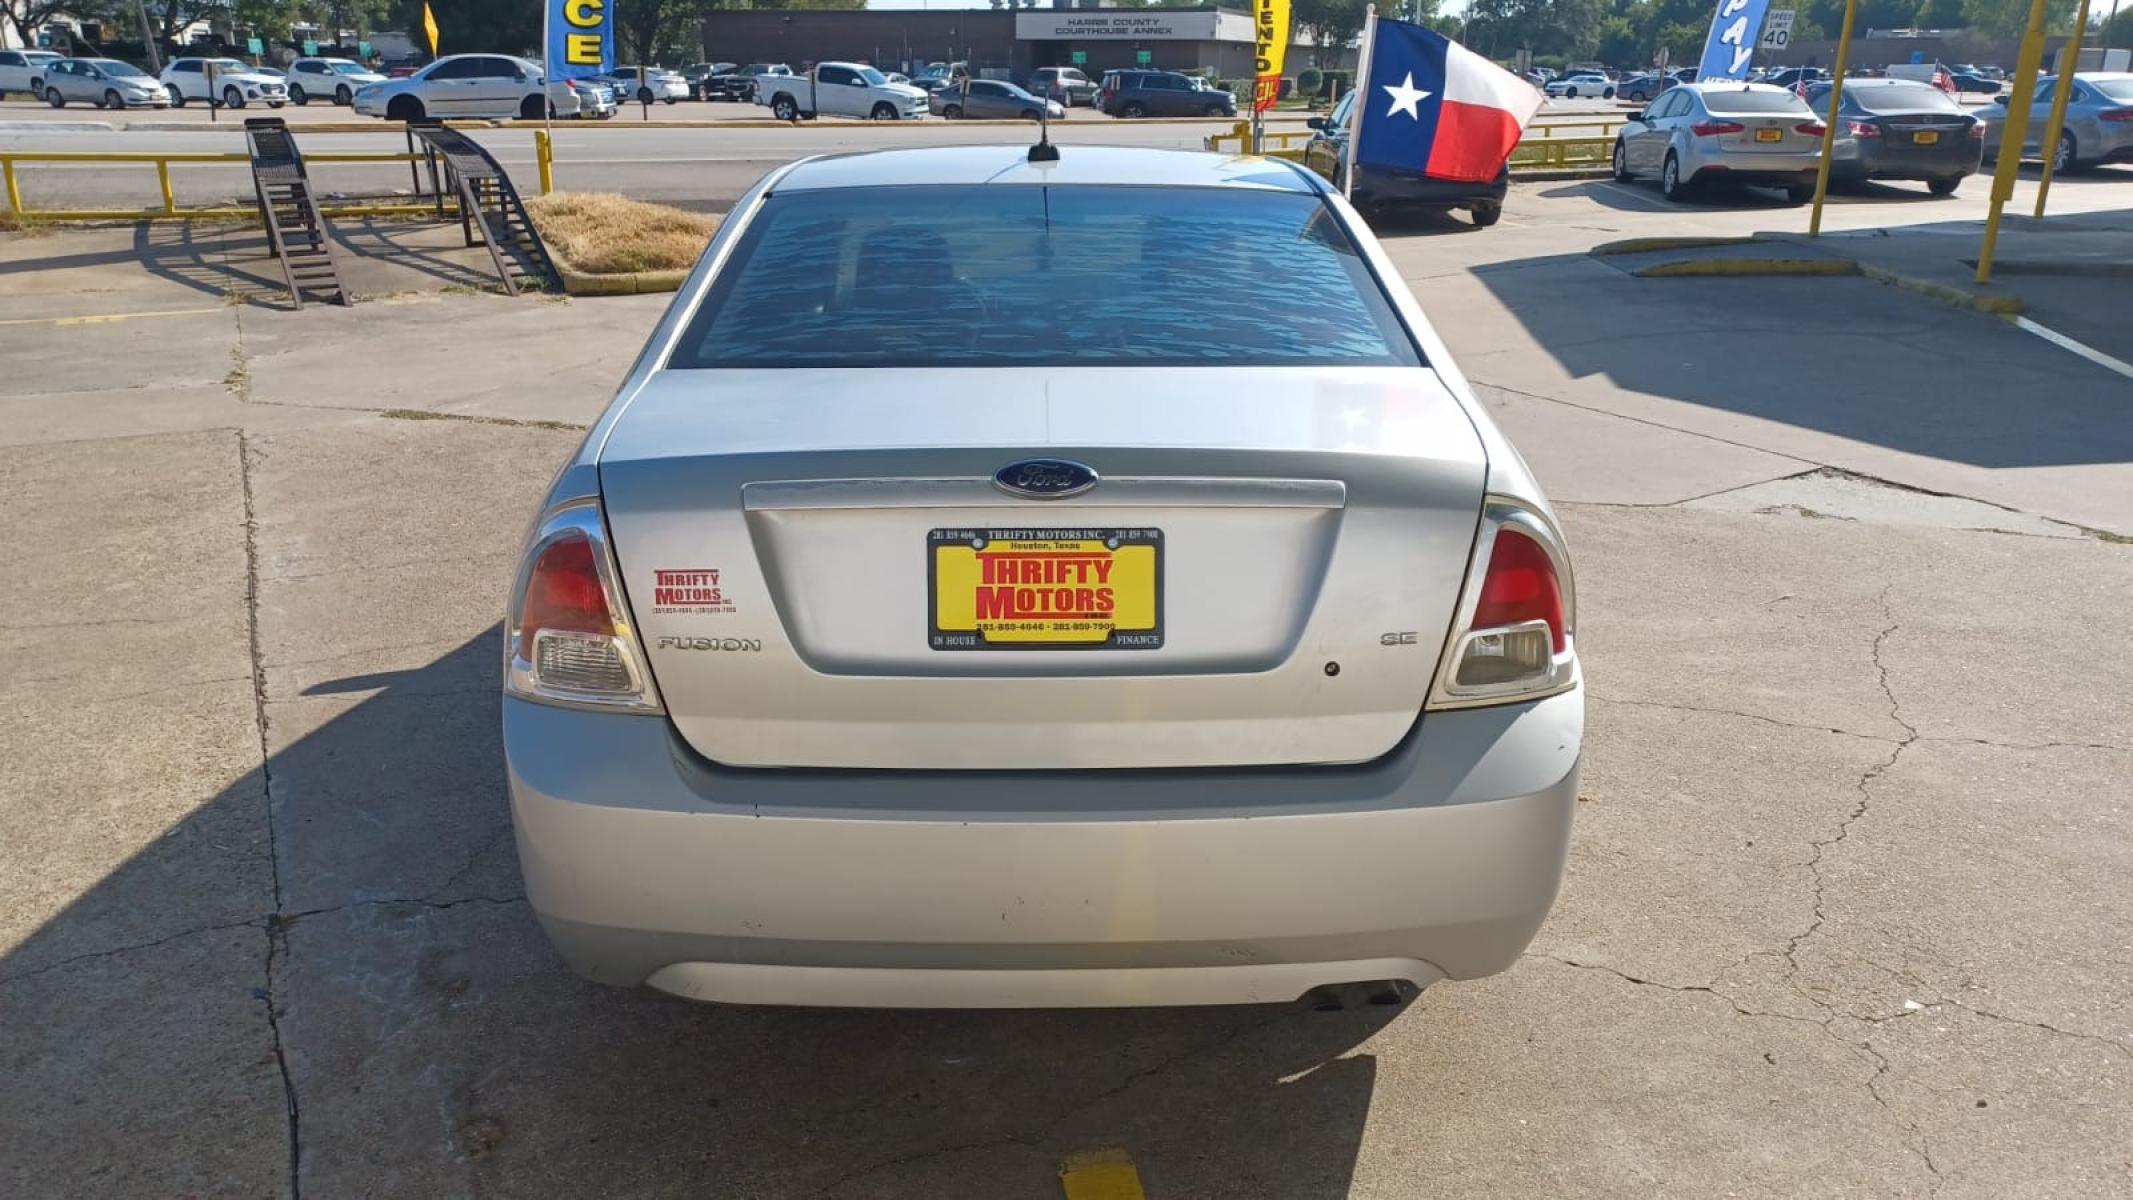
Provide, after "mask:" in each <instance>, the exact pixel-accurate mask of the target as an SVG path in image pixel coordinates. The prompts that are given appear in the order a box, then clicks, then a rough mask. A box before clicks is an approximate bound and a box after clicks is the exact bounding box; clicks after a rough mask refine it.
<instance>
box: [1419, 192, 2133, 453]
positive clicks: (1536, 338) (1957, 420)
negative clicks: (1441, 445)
mask: <svg viewBox="0 0 2133 1200" xmlns="http://www.w3.org/2000/svg"><path fill="white" fill-rule="evenodd" d="M1903 233H1904V235H1905V237H1906V242H1905V243H1904V244H1905V245H1906V246H1907V247H1918V248H1919V249H1918V253H1921V254H1926V255H1929V256H1931V257H1930V261H1931V262H1932V263H1934V264H1936V265H1938V264H1941V263H1942V260H1943V259H1945V265H1946V266H1947V267H1948V268H1949V269H1950V271H1951V272H1955V271H1961V272H1964V273H1967V268H1966V267H1964V266H1963V265H1962V263H1963V260H1964V259H1966V258H1967V259H1972V260H1974V258H1975V255H1976V252H1977V243H1976V240H1975V239H1976V237H1977V225H1976V222H1974V221H1961V222H1949V223H1946V224H1945V225H1929V226H1916V227H1909V228H1907V229H1905V230H1904V231H1903ZM1914 235H1915V236H1914ZM1936 235H1938V236H1936ZM2040 236H2041V237H2043V238H2050V237H2052V236H2054V235H2051V234H2044V235H2040ZM1848 240H1850V239H1846V238H1831V239H1828V241H1829V243H1830V246H1831V253H1832V254H1842V253H1844V250H1843V247H1844V246H1845V245H1846V244H1847V242H1848ZM1884 241H1885V239H1876V240H1875V241H1874V242H1873V243H1872V245H1871V246H1870V247H1865V248H1862V249H1860V251H1859V252H1860V253H1861V254H1862V255H1863V254H1865V253H1866V249H1869V248H1870V249H1875V250H1876V251H1877V252H1878V248H1879V247H1880V246H1881V245H1883V244H1884ZM2010 244H2011V243H2010V242H2009V241H2007V240H2004V239H2003V241H2002V244H2001V250H2002V253H2003V254H2008V253H2010V252H2011V251H2010ZM1862 245H1863V244H1862ZM1774 253H1777V254H1778V255H1779V256H1784V253H1785V252H1784V251H1777V252H1774ZM1797 253H1798V251H1796V250H1795V251H1792V254H1793V255H1794V256H1797ZM1921 261H1924V260H1921ZM1603 262H1604V263H1607V264H1609V265H1610V267H1612V268H1613V269H1594V266H1595V264H1598V263H1603ZM1536 268H1538V269H1536ZM1628 270H1629V267H1628V265H1627V264H1626V261H1625V260H1622V259H1616V258H1609V259H1592V258H1589V257H1586V256H1582V255H1575V256H1551V257H1543V258H1534V259H1521V260H1516V261H1511V262H1505V263H1497V264H1492V265H1489V266H1485V267H1481V268H1478V269H1476V270H1475V271H1474V276H1475V278H1477V279H1478V280H1480V281H1481V283H1482V284H1483V285H1484V286H1486V287H1487V288H1488V289H1489V290H1490V291H1491V292H1493V293H1494V294H1495V295H1496V297H1497V299H1498V300H1499V301H1500V302H1501V303H1502V305H1503V308H1504V310H1505V311H1506V312H1507V313H1508V314H1510V315H1511V316H1512V317H1513V318H1514V319H1515V320H1516V321H1518V322H1519V324H1521V325H1522V326H1523V327H1524V331H1525V336H1524V337H1521V338H1519V339H1517V344H1516V345H1515V346H1514V345H1510V344H1505V345H1499V346H1493V347H1490V348H1486V349H1482V350H1480V351H1478V352H1468V353H1466V354H1464V355H1463V356H1462V361H1461V365H1462V366H1463V367H1464V368H1465V369H1466V371H1467V373H1468V375H1469V376H1470V377H1472V378H1473V379H1475V380H1476V381H1477V382H1482V383H1487V384H1492V385H1495V386H1499V387H1504V388H1509V389H1512V390H1517V391H1525V392H1529V393H1532V394H1536V395H1543V396H1548V397H1551V398H1557V399H1566V400H1573V401H1574V399H1575V397H1576V396H1577V395H1578V394H1579V393H1580V392H1581V390H1583V386H1584V385H1583V384H1582V383H1581V382H1580V381H1582V380H1585V379H1587V378H1588V377H1597V379H1598V380H1599V381H1601V383H1600V386H1601V387H1603V388H1605V389H1606V390H1607V393H1608V394H1609V395H1611V396H1619V395H1620V394H1622V393H1631V394H1634V395H1636V396H1640V397H1648V398H1650V400H1649V401H1647V402H1640V403H1639V404H1637V405H1634V406H1633V407H1632V412H1633V414H1634V415H1636V416H1638V417H1639V418H1643V419H1657V420H1663V421H1666V422H1668V423H1678V422H1679V421H1680V420H1681V419H1682V418H1681V417H1680V416H1679V415H1678V414H1676V413H1674V412H1670V411H1669V410H1668V409H1667V408H1666V407H1665V402H1667V401H1679V402H1682V403H1687V404H1693V405H1700V406H1704V407H1707V408H1711V409H1715V410H1721V411H1724V412H1730V413H1738V414H1742V415H1745V416H1750V417H1755V418H1760V419H1762V420H1766V421H1771V422H1776V423H1780V424H1783V425H1789V426H1795V427H1798V428H1801V429H1805V430H1811V431H1815V432H1818V433H1822V434H1828V435H1833V436H1836V437H1839V438H1845V439H1849V440H1851V441H1855V442H1862V443H1867V444H1870V445H1873V446H1879V447H1884V448H1886V449H1890V450H1897V451H1902V452H1904V453H1908V454H1917V455H1924V456H1928V457H1931V458H1935V459H1940V460H1943V461H1946V462H1953V463H1963V464H1969V465H1973V466H1980V467H2039V466H2063V465H2072V464H2087V463H2122V462H2133V421H2128V420H2127V419H2126V408H2125V391H2126V383H2125V381H2124V380H2123V379H2121V378H2118V377H2117V376H2115V375H2113V374H2111V373H2110V372H2109V371H2107V370H2104V369H2103V368H2101V367H2098V366H2096V365H2094V364H2092V363H2088V362H2084V361H2083V360H2082V359H2080V358H2079V357H2076V356H2075V355H2073V354H2069V353H2067V352H2066V351H2065V350H2062V349H2059V348H2057V347H2055V346H2052V345H2050V344H2048V343H2047V342H2045V341H2044V340H2042V339H2040V338H2038V337H2035V336H2033V335H2031V334H2029V333H2026V332H2023V331H2022V330H2020V329H2018V328H2017V327H2016V326H2015V325H2013V324H2012V323H2010V322H2008V321H2007V320H2005V319H2003V318H2001V317H1998V316H1992V315H1987V314H1982V313H1976V312H1970V311H1965V310H1959V309H1955V308H1951V307H1947V306H1944V305H1942V304H1940V303H1938V302H1936V301H1934V300H1932V299H1928V298H1926V297H1923V296H1919V295H1915V294H1912V293H1910V292H1907V291H1904V290H1901V289H1897V288H1892V287H1888V286H1885V285H1883V284H1880V283H1876V282H1874V281H1872V280H1868V279H1857V278H1823V279H1816V278H1804V277H1791V278H1787V277H1771V276H1761V277H1745V278H1671V279H1642V278H1634V277H1630V276H1629V275H1628V274H1627V271H1628ZM1565 376H1567V377H1568V378H1567V380H1566V379H1565ZM1868 381H1878V382H1871V383H1870V382H1868ZM2017 413H2018V414H2019V418H2018V419H2010V417H2011V415H2013V414H2017ZM1764 444H1765V445H1766V446H1787V445H1793V444H1795V443H1791V442H1789V441H1788V440H1786V439H1782V438H1781V439H1779V440H1778V441H1777V442H1769V441H1767V440H1766V441H1765V443H1764ZM1794 452H1796V453H1804V454H1805V455H1806V456H1807V457H1810V458H1817V457H1821V456H1823V455H1826V454H1830V453H1835V451H1833V450H1831V449H1830V448H1829V447H1827V446H1826V445H1825V446H1820V447H1809V448H1808V449H1806V450H1804V451H1794ZM1823 460H1824V461H1826V460H1827V459H1826V458H1824V459H1823Z"/></svg>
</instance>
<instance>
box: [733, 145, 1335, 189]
mask: <svg viewBox="0 0 2133 1200" xmlns="http://www.w3.org/2000/svg"><path fill="white" fill-rule="evenodd" d="M1033 183H1043V184H1061V185H1075V184H1096V185H1102V184H1111V185H1119V186H1135V187H1242V188H1255V189H1260V190H1271V191H1285V192H1301V193H1315V192H1317V191H1319V190H1320V186H1319V182H1318V177H1317V176H1315V175H1312V174H1310V173H1309V172H1306V171H1305V170H1303V169H1302V168H1301V167H1298V166H1295V165H1293V164H1290V163H1285V162H1282V161H1280V160H1278V159H1267V158H1250V157H1245V156H1240V155H1231V154H1210V153H1208V152H1206V151H1202V150H1156V149H1151V148H1146V147H1138V146H1065V147H1061V149H1060V153H1059V161H1057V162H1050V163H1032V162H1030V161H1029V147H1028V146H1027V145H1007V146H928V147H922V148H915V149H906V150H869V151H861V152H858V153H853V154H835V155H828V156H825V157H821V158H810V159H803V160H802V161H800V162H799V163H796V164H794V165H793V167H792V168H791V169H790V170H789V171H787V172H786V174H785V175H784V176H783V177H782V178H780V179H779V180H778V182H777V184H776V185H775V187H774V188H773V190H774V191H781V192H783V191H814V190H823V189H830V188H853V187H899V186H905V187H908V186H925V185H938V186H948V187H968V186H976V185H981V184H1008V185H1013V184H1033Z"/></svg>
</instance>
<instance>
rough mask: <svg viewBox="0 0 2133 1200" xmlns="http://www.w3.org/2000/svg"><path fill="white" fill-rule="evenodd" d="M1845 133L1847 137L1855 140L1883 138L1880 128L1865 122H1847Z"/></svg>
mask: <svg viewBox="0 0 2133 1200" xmlns="http://www.w3.org/2000/svg"><path fill="white" fill-rule="evenodd" d="M1844 132H1845V135H1846V136H1847V137H1855V138H1877V137H1880V136H1881V128H1880V127H1879V126H1877V125H1869V124H1867V123H1866V122H1865V121H1846V122H1845V123H1844Z"/></svg>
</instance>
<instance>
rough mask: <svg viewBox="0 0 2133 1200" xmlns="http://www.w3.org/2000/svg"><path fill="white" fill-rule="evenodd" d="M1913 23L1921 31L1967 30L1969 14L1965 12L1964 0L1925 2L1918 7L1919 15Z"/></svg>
mask: <svg viewBox="0 0 2133 1200" xmlns="http://www.w3.org/2000/svg"><path fill="white" fill-rule="evenodd" d="M1911 20H1912V23H1913V24H1915V25H1916V26H1917V27H1918V28H1920V29H1967V28H1969V26H1970V18H1969V14H1967V13H1965V12H1964V11H1963V0H1925V3H1923V4H1921V5H1919V6H1918V15H1917V16H1916V17H1913V18H1912V19H1911Z"/></svg>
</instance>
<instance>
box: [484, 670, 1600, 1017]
mask: <svg viewBox="0 0 2133 1200" xmlns="http://www.w3.org/2000/svg"><path fill="white" fill-rule="evenodd" d="M1583 725H1584V699H1583V696H1582V693H1581V692H1579V691H1573V692H1570V693H1566V694H1564V695H1560V696H1556V697H1552V698H1550V699H1547V700H1542V701H1537V702H1534V703H1531V704H1526V705H1518V706H1510V707H1505V708H1498V709H1476V710H1469V711H1463V712H1447V713H1433V714H1430V715H1429V716H1428V718H1427V719H1426V720H1424V721H1423V722H1421V724H1420V725H1419V726H1418V727H1417V730H1416V732H1415V733H1414V734H1412V735H1410V737H1409V738H1408V739H1407V740H1406V741H1405V742H1404V743H1402V745H1401V747H1400V749H1398V750H1396V751H1395V752H1394V753H1393V754H1391V755H1389V756H1387V757H1386V758H1385V759H1382V760H1379V761H1378V762H1375V763H1371V764H1367V765H1365V766H1359V767H1349V768H1327V769H1295V770H1291V769H1258V770H1249V771H1121V772H1108V773H1105V772H1096V773H1078V774H1077V773H1067V772H1058V773H1049V772H1048V773H1041V774H1015V773H1004V772H917V771H913V772H829V771H740V770H730V769H726V768H721V767H717V766H715V765H712V764H708V763H705V762H703V761H702V760H701V759H699V758H696V757H695V756H694V755H693V754H692V753H691V752H690V751H689V750H688V748H687V747H686V745H684V744H683V743H681V742H680V741H679V739H678V738H677V737H675V735H674V734H673V733H672V730H671V727H670V726H669V725H668V724H667V722H665V721H663V720H659V719H656V718H646V717H630V716H619V715H615V714H606V713H590V712H577V711H571V710H564V709H557V708H549V707H546V706H542V705H536V704H530V703H527V702H524V701H521V700H516V699H511V698H506V700H505V701H504V744H505V755H506V758H507V760H508V764H509V768H510V790H511V805H512V814H513V818H514V821H515V824H516V827H517V833H518V845H519V855H520V862H521V865H522V867H523V869H524V872H525V879H526V892H527V897H528V899H529V900H530V901H531V903H532V906H533V909H534V912H535V913H536V915H537V916H538V917H539V919H540V921H541V924H542V926H543V927H544V928H545V929H546V930H547V932H548V935H549V937H550V938H551V940H552V941H553V942H554V944H555V946H556V948H557V950H558V951H559V952H560V953H561V954H562V956H563V958H564V959H565V960H567V961H568V962H569V963H570V965H571V966H572V967H573V968H574V969H576V970H577V971H578V972H579V973H581V974H583V975H585V976H587V977H588V978H591V979H594V980H597V981H599V982H603V983H610V984H618V985H624V986H631V985H640V984H642V985H649V986H652V987H655V988H659V989H661V990H665V991H669V992H673V993H676V994H679V995H684V996H689V997H691V998H696V999H704V1000H715V1001H725V1002H735V1003H781V1004H829V1005H856V1006H869V1007H871V1006H892V1007H893V1006H921V1007H933V1006H951V1007H962V1006H970V1007H992V1006H1054V1005H1067V1006H1073V1005H1129V1004H1213V1003H1248V1002H1257V1001H1288V1000H1292V999H1294V998H1296V997H1297V996H1299V995H1301V994H1302V993H1303V992H1305V991H1307V990H1309V989H1310V988H1312V987H1315V986H1319V985H1322V984H1333V983H1346V982H1357V981H1363V980H1377V979H1388V978H1393V979H1406V980H1408V981H1410V982H1413V983H1415V984H1416V985H1418V986H1426V985H1427V984H1429V983H1431V982H1434V981H1435V980H1437V979H1439V978H1444V977H1451V978H1472V977H1475V976H1480V975H1487V974H1490V973H1493V972H1496V971H1501V970H1503V969H1505V968H1506V967H1508V966H1510V965H1511V963H1512V962H1513V961H1515V960H1516V958H1517V956H1518V954H1519V953H1520V952H1521V951H1522V950H1523V949H1524V948H1525V946H1526V945H1527V943H1528V942H1529V941H1530V940H1531V939H1532V937H1533V935H1534V933H1535V932H1536V931H1537V930H1538V929H1539V927H1540V924H1541V922H1542V920H1543V919H1544V918H1545V917H1546V915H1547V912H1548V909H1549V907H1550V905H1551V904H1552V903H1553V902H1554V898H1555V894H1556V890H1557V888H1558V886H1559V885H1560V882H1561V879H1562V872H1563V862H1564V855H1565V852H1566V849H1567V846H1568V840H1569V833H1570V824H1571V812H1572V809H1573V808H1574V807H1575V803H1576V792H1577V778H1578V763H1579V745H1580V740H1581V737H1582V733H1583Z"/></svg>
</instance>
